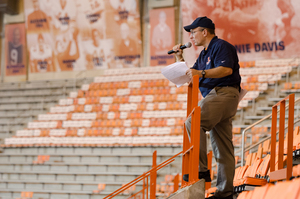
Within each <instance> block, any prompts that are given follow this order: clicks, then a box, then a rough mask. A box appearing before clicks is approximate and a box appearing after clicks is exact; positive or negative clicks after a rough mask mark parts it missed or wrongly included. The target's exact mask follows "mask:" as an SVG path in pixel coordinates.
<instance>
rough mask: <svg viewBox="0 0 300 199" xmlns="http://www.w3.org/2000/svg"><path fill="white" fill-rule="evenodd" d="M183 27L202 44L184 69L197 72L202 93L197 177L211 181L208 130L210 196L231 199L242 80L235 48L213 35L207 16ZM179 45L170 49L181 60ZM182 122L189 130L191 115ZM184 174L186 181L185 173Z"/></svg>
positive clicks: (197, 43) (192, 37) (190, 73)
mask: <svg viewBox="0 0 300 199" xmlns="http://www.w3.org/2000/svg"><path fill="white" fill-rule="evenodd" d="M184 29H185V30H186V31H187V32H190V33H191V34H190V39H191V40H192V41H193V43H194V45H195V46H203V47H204V49H203V50H202V51H201V53H200V55H199V57H198V59H197V61H196V62H195V64H194V66H193V67H192V68H191V69H189V70H188V71H187V72H186V74H187V75H188V76H190V77H191V78H192V77H193V76H195V75H199V77H200V80H199V81H200V82H199V89H200V91H201V93H202V96H203V97H204V98H203V99H202V100H201V101H200V102H199V104H198V105H199V106H200V107H201V128H200V129H201V131H200V140H201V141H200V161H199V178H204V179H205V180H206V181H211V179H210V171H209V170H207V158H206V157H207V156H206V154H207V149H206V136H205V132H206V131H210V138H211V144H212V148H213V153H214V156H215V158H216V162H217V164H218V174H217V184H216V187H217V191H216V192H215V195H214V196H213V197H211V198H216V199H219V198H222V199H232V197H233V177H234V171H235V160H234V148H233V144H232V118H233V117H234V115H235V113H236V110H237V106H238V99H239V90H240V82H241V77H240V74H239V64H238V61H239V60H238V56H237V52H236V50H235V48H234V46H233V45H231V44H229V43H228V42H226V41H224V40H222V39H219V38H218V37H217V36H216V35H215V24H214V23H213V22H212V20H211V19H209V18H207V17H199V18H197V19H196V20H195V21H194V22H193V23H192V24H191V25H188V26H185V27H184ZM180 45H181V44H178V45H176V46H174V47H173V50H174V51H176V52H177V53H176V54H175V56H176V59H177V61H184V58H183V56H182V50H181V49H180ZM185 124H186V128H187V132H188V133H189V134H190V130H191V118H188V119H187V120H186V122H185ZM183 178H184V180H186V181H187V180H188V175H187V174H185V175H184V177H183Z"/></svg>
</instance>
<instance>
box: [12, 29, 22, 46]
mask: <svg viewBox="0 0 300 199" xmlns="http://www.w3.org/2000/svg"><path fill="white" fill-rule="evenodd" d="M20 40H21V33H20V30H19V29H18V28H17V29H15V30H14V33H13V43H14V45H18V44H19V43H20Z"/></svg>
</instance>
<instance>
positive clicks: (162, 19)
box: [150, 8, 175, 66]
mask: <svg viewBox="0 0 300 199" xmlns="http://www.w3.org/2000/svg"><path fill="white" fill-rule="evenodd" d="M174 13H175V11H174V8H162V9H154V10H150V25H151V34H150V46H151V47H150V55H151V59H150V60H151V61H150V65H151V66H159V65H169V64H172V63H173V62H174V55H168V54H167V52H168V51H169V50H171V49H172V48H173V46H174V45H175V15H174Z"/></svg>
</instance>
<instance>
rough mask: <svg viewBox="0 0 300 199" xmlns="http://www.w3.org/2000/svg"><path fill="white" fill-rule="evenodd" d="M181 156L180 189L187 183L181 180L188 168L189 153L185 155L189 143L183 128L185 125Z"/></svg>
mask: <svg viewBox="0 0 300 199" xmlns="http://www.w3.org/2000/svg"><path fill="white" fill-rule="evenodd" d="M183 128H184V129H183V131H184V132H183V147H182V148H183V154H182V176H181V178H182V179H181V183H182V185H181V187H185V186H187V182H186V181H184V180H183V175H184V174H187V173H189V167H188V164H187V163H188V162H189V153H185V152H186V151H187V150H188V149H189V148H190V141H189V137H188V134H187V131H186V128H185V124H183Z"/></svg>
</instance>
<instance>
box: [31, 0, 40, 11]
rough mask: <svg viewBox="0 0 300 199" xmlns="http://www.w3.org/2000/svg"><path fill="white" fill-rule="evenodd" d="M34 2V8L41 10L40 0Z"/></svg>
mask: <svg viewBox="0 0 300 199" xmlns="http://www.w3.org/2000/svg"><path fill="white" fill-rule="evenodd" d="M32 4H33V9H34V10H39V9H40V5H39V2H38V0H33V1H32Z"/></svg>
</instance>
